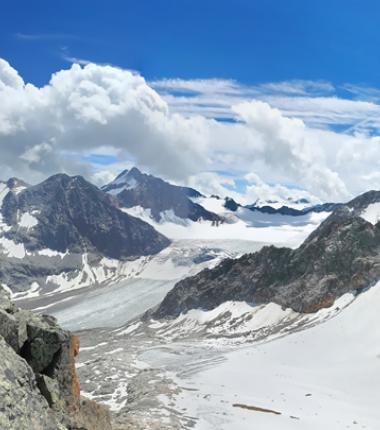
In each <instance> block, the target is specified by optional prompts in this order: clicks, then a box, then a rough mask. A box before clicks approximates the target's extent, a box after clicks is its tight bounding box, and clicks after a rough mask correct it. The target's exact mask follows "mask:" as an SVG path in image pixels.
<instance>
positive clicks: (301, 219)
mask: <svg viewBox="0 0 380 430" xmlns="http://www.w3.org/2000/svg"><path fill="white" fill-rule="evenodd" d="M204 200H205V199H204ZM204 200H203V201H204ZM214 200H215V199H211V202H210V201H209V202H208V207H213V208H214V209H217V210H220V212H217V213H218V215H221V216H222V217H223V218H224V219H225V222H222V223H211V222H209V221H198V222H194V221H191V220H183V219H179V218H178V217H176V216H175V215H174V214H173V212H170V211H169V212H165V213H163V214H162V218H161V221H159V222H157V221H155V220H154V219H153V218H152V217H151V214H150V211H149V209H148V210H147V209H144V208H142V207H140V206H135V207H133V208H129V209H126V208H123V209H122V210H123V211H124V212H126V213H128V214H129V215H132V216H135V217H138V218H140V219H142V220H144V221H145V222H147V223H150V224H151V225H152V226H153V227H154V228H155V229H156V230H157V231H159V232H160V233H161V234H163V235H165V236H166V237H168V238H169V239H176V240H178V239H209V240H218V239H219V240H226V239H239V240H251V241H259V242H266V243H273V244H278V245H284V244H287V246H291V247H296V246H298V245H299V244H300V243H301V242H302V241H303V240H304V239H305V238H306V237H307V236H308V235H309V234H310V233H311V232H312V231H313V230H314V229H315V228H316V227H317V226H318V225H319V224H320V223H321V222H322V221H323V220H324V219H325V218H326V217H327V216H328V215H329V213H328V212H321V213H309V214H307V215H304V216H298V217H293V216H286V215H279V214H274V215H272V214H263V213H260V212H252V211H250V210H249V209H245V208H239V209H238V210H237V211H236V212H235V213H232V212H230V211H227V210H226V209H224V211H222V209H221V207H220V203H219V201H218V200H215V201H216V203H215V202H214ZM210 203H213V205H211V204H210Z"/></svg>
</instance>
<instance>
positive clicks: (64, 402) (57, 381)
mask: <svg viewBox="0 0 380 430" xmlns="http://www.w3.org/2000/svg"><path fill="white" fill-rule="evenodd" d="M78 352H79V339H78V338H77V337H76V336H73V335H72V334H71V333H70V332H68V331H65V330H62V329H61V328H60V327H59V326H58V325H57V324H56V320H55V319H54V318H53V317H50V316H42V317H39V316H37V315H35V314H33V313H32V312H29V311H25V310H22V309H19V308H17V307H16V306H15V305H14V304H13V303H11V301H10V298H9V296H8V294H7V292H6V291H5V290H4V289H3V288H0V357H1V360H0V411H1V414H0V428H1V429H2V430H8V429H9V430H15V429H17V430H110V429H111V423H110V415H109V411H108V409H107V408H106V407H105V406H101V405H99V404H97V403H95V402H94V401H92V400H89V399H86V398H83V397H81V395H80V385H79V380H78V377H77V373H76V369H75V356H76V355H77V354H78Z"/></svg>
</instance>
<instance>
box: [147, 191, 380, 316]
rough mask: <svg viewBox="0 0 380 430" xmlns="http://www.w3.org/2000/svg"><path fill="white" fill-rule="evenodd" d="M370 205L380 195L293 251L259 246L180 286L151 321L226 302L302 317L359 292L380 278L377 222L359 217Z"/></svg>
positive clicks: (333, 218)
mask: <svg viewBox="0 0 380 430" xmlns="http://www.w3.org/2000/svg"><path fill="white" fill-rule="evenodd" d="M375 202H380V192H375V191H371V192H369V193H366V194H363V195H362V196H359V197H358V198H356V199H354V200H352V201H351V202H349V203H348V204H347V206H343V207H340V208H338V209H336V210H335V211H334V212H333V213H332V214H331V215H330V216H329V217H328V218H327V219H326V220H325V221H324V222H323V223H322V224H321V225H320V226H319V227H318V228H317V229H316V230H315V231H314V232H312V233H311V234H310V236H309V237H308V238H307V239H306V240H305V241H304V243H303V244H302V245H301V246H300V247H299V248H298V249H295V250H292V249H289V248H276V247H274V246H269V247H264V248H263V249H262V250H261V251H259V252H257V253H254V254H247V255H244V256H243V257H241V258H239V259H236V260H231V259H227V260H225V261H223V262H222V263H221V264H219V265H218V266H217V267H216V268H214V269H211V270H209V269H206V270H203V271H202V272H200V273H199V274H198V275H196V276H193V277H190V278H187V279H184V280H182V281H180V282H179V283H178V284H177V285H176V286H175V287H174V289H173V290H171V291H170V292H169V293H168V294H167V296H166V297H165V299H164V300H163V302H162V303H161V304H160V306H159V307H158V308H157V310H156V311H155V312H154V313H153V316H154V317H155V318H163V317H176V316H178V315H179V314H180V313H182V312H186V311H188V310H190V309H193V308H201V309H213V308H215V307H217V306H218V305H219V304H221V303H223V302H225V301H227V300H237V301H247V302H249V303H256V304H265V303H269V302H274V303H277V304H279V305H281V306H283V307H289V308H291V309H293V310H295V311H297V312H306V313H307V312H315V311H317V310H319V309H320V308H323V307H329V306H331V305H332V304H333V302H334V300H335V299H336V298H338V297H340V296H341V295H343V294H345V293H347V292H353V291H361V290H362V289H363V288H366V287H368V286H370V285H371V284H373V283H375V282H376V281H377V280H379V279H380V222H379V223H377V224H376V225H373V224H371V223H369V222H367V221H366V220H365V219H363V218H361V217H360V216H359V215H360V213H361V212H362V211H363V209H365V208H366V207H367V206H368V204H370V203H375Z"/></svg>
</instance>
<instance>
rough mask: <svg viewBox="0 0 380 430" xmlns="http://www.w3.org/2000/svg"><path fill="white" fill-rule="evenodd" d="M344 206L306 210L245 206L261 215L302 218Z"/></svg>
mask: <svg viewBox="0 0 380 430" xmlns="http://www.w3.org/2000/svg"><path fill="white" fill-rule="evenodd" d="M342 206H344V205H343V203H323V204H320V205H314V206H310V207H307V208H304V209H295V208H292V207H289V206H281V207H279V208H274V207H272V206H267V205H266V206H255V205H248V206H245V207H246V208H247V209H249V210H251V211H253V212H254V211H257V212H260V213H266V214H271V215H274V214H279V215H291V216H302V215H307V214H309V213H312V212H315V213H319V212H333V211H334V210H335V209H338V208H339V207H342Z"/></svg>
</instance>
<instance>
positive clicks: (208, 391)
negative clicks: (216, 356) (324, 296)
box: [175, 283, 380, 430]
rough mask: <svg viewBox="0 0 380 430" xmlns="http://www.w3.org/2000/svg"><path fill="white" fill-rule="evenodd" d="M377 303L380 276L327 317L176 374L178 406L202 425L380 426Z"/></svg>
mask: <svg viewBox="0 0 380 430" xmlns="http://www.w3.org/2000/svg"><path fill="white" fill-rule="evenodd" d="M379 306H380V283H378V284H377V285H376V286H374V287H372V288H370V289H369V290H368V291H366V292H364V293H362V294H361V295H359V296H358V297H357V298H356V299H355V300H354V302H353V303H352V304H351V305H350V306H348V307H346V308H345V309H344V310H343V311H342V312H341V313H339V314H338V315H337V316H335V317H334V318H332V319H329V320H328V321H327V322H325V323H323V324H319V325H317V326H315V327H313V328H310V329H308V330H304V331H300V332H297V333H294V334H291V335H289V336H286V337H283V338H280V339H276V340H275V341H272V342H269V343H265V344H260V345H255V346H251V347H248V348H244V349H239V350H237V351H235V352H232V353H231V354H228V355H227V356H226V360H225V361H224V362H222V363H219V364H216V365H214V366H213V367H212V368H207V367H206V368H203V369H202V367H200V368H199V369H198V371H196V372H194V373H192V374H190V375H186V374H185V375H184V376H183V377H182V376H181V375H180V374H179V375H178V374H177V377H178V379H176V382H177V384H178V385H179V386H181V387H183V388H184V389H183V390H182V391H181V392H180V394H179V395H178V396H176V399H175V408H176V409H178V410H181V411H183V412H184V413H185V414H186V415H189V416H191V417H194V418H195V421H196V424H195V427H194V428H195V429H202V430H216V429H220V430H227V429H231V428H234V429H238V430H251V429H252V428H259V429H260V430H278V429H281V430H288V429H289V430H293V429H302V430H305V429H308V430H321V429H329V430H343V429H356V428H362V429H368V430H377V429H379V428H380V412H379V408H378V402H379V387H380V359H379V357H380V355H379V354H380V352H379V351H380V350H379V344H380V326H379V324H378V322H379V316H378V308H379ZM255 408H264V409H270V410H272V411H276V412H277V414H274V413H270V412H264V411H258V410H255Z"/></svg>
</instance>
